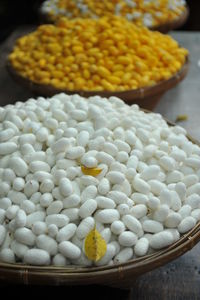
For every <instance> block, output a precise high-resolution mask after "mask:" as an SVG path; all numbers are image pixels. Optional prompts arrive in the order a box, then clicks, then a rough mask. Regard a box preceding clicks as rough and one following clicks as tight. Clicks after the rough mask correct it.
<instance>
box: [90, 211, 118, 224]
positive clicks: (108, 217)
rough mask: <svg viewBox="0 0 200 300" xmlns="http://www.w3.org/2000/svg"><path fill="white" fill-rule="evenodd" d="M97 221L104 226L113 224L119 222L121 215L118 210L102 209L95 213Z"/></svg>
mask: <svg viewBox="0 0 200 300" xmlns="http://www.w3.org/2000/svg"><path fill="white" fill-rule="evenodd" d="M94 217H95V219H96V220H97V221H98V222H100V223H103V224H111V223H112V222H114V221H117V220H119V218H120V214H119V212H118V211H117V210H116V209H109V208H107V209H102V210H98V211H97V212H96V213H95V216H94Z"/></svg>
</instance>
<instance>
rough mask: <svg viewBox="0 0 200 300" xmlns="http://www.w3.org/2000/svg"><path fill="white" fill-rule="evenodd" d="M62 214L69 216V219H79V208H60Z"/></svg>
mask: <svg viewBox="0 0 200 300" xmlns="http://www.w3.org/2000/svg"><path fill="white" fill-rule="evenodd" d="M62 214H64V215H66V216H67V217H68V218H69V221H70V222H72V221H77V220H78V219H79V209H78V208H66V209H64V210H62Z"/></svg>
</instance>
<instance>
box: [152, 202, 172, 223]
mask: <svg viewBox="0 0 200 300" xmlns="http://www.w3.org/2000/svg"><path fill="white" fill-rule="evenodd" d="M168 214H169V206H168V205H166V204H162V205H160V206H159V207H158V209H157V210H156V211H155V212H154V214H153V219H154V220H156V221H158V222H164V221H165V220H166V218H167V216H168Z"/></svg>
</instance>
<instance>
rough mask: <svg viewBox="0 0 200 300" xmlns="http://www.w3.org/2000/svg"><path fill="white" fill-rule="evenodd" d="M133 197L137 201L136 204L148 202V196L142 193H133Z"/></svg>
mask: <svg viewBox="0 0 200 300" xmlns="http://www.w3.org/2000/svg"><path fill="white" fill-rule="evenodd" d="M131 199H132V200H133V201H134V202H135V203H136V204H144V205H146V204H147V203H148V200H149V199H148V197H147V196H146V195H144V194H142V193H133V194H132V195H131Z"/></svg>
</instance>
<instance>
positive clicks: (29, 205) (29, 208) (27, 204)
mask: <svg viewBox="0 0 200 300" xmlns="http://www.w3.org/2000/svg"><path fill="white" fill-rule="evenodd" d="M20 207H21V209H23V210H24V211H25V212H26V214H31V213H33V212H34V211H35V204H34V203H33V202H32V201H30V200H24V201H22V203H21V204H20Z"/></svg>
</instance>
